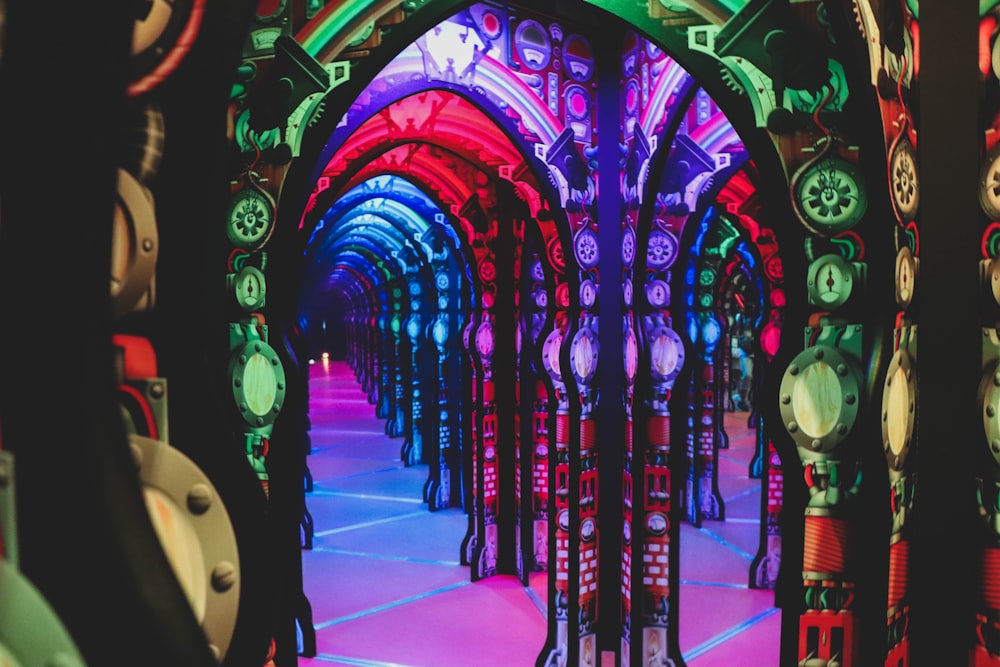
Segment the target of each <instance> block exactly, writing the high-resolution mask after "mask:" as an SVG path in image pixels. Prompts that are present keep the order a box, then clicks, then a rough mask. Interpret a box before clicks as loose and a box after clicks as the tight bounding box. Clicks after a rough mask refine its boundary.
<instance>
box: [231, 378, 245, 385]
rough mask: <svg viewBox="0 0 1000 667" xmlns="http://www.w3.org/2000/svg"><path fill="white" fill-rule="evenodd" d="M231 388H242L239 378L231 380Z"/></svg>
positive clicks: (241, 381)
mask: <svg viewBox="0 0 1000 667" xmlns="http://www.w3.org/2000/svg"><path fill="white" fill-rule="evenodd" d="M233 386H234V387H242V386H243V380H241V379H239V378H233Z"/></svg>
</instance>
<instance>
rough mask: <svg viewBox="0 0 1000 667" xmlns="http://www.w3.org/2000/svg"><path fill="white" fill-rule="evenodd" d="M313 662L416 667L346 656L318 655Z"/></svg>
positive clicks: (365, 666)
mask: <svg viewBox="0 0 1000 667" xmlns="http://www.w3.org/2000/svg"><path fill="white" fill-rule="evenodd" d="M313 660H320V661H322V662H334V663H336V664H338V665H352V666H355V665H356V666H357V667H414V665H403V664H400V663H398V662H381V661H376V660H364V659H362V658H349V657H347V656H345V655H327V654H326V653H320V654H318V655H317V656H316V657H315V658H313Z"/></svg>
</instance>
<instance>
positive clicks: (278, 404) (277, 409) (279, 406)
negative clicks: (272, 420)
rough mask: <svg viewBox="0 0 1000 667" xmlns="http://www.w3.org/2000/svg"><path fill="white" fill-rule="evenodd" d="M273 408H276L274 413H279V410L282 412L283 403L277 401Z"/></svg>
mask: <svg viewBox="0 0 1000 667" xmlns="http://www.w3.org/2000/svg"><path fill="white" fill-rule="evenodd" d="M272 410H274V414H278V413H279V412H281V403H275V404H274V407H273V408H272Z"/></svg>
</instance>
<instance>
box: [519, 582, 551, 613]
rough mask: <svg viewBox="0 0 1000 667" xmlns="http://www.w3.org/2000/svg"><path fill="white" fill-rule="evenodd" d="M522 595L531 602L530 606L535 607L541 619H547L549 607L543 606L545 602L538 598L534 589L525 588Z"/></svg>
mask: <svg viewBox="0 0 1000 667" xmlns="http://www.w3.org/2000/svg"><path fill="white" fill-rule="evenodd" d="M524 593H525V595H527V596H528V599H529V600H531V604H533V605H535V609H537V610H538V613H540V614H541V615H542V618H548V609H549V606H548V605H547V604H545V601H544V600H542V598H541V597H539V595H538V593H537V592H536V591H535V589H534V588H532V587H531V586H527V587H525V589H524Z"/></svg>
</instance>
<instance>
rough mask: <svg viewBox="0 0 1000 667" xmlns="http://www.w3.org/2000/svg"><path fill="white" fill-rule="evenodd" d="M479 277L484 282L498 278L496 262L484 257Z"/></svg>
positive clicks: (480, 265)
mask: <svg viewBox="0 0 1000 667" xmlns="http://www.w3.org/2000/svg"><path fill="white" fill-rule="evenodd" d="M479 277H480V279H481V280H482V281H483V282H484V283H491V282H493V281H494V280H496V277H497V267H496V264H494V263H493V262H491V261H490V260H488V259H484V260H483V261H482V262H481V263H480V264H479Z"/></svg>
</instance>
